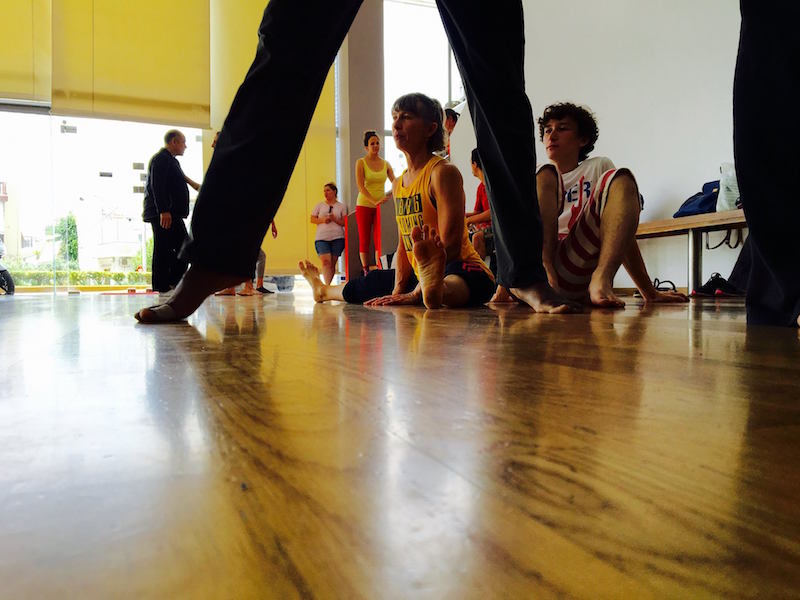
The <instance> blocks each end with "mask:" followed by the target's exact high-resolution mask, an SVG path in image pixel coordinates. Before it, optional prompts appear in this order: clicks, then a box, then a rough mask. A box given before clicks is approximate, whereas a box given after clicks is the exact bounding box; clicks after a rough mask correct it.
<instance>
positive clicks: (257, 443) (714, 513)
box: [0, 289, 800, 599]
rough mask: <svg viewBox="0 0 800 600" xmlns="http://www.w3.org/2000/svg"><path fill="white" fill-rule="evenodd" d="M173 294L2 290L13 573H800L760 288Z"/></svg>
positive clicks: (746, 590) (607, 587)
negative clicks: (545, 304)
mask: <svg viewBox="0 0 800 600" xmlns="http://www.w3.org/2000/svg"><path fill="white" fill-rule="evenodd" d="M150 303H152V300H151V299H150V298H142V297H127V296H103V295H87V294H84V295H81V296H80V297H66V296H60V297H56V298H53V297H51V296H24V295H18V296H16V297H14V298H11V297H0V383H1V384H2V385H1V386H0V397H1V398H2V400H1V401H0V596H1V597H2V598H236V599H238V598H272V597H275V598H292V597H320V598H329V597H330V598H335V597H338V598H492V597H509V598H549V597H578V598H637V599H638V598H649V597H659V598H703V597H719V598H740V597H741V598H787V597H800V369H798V365H799V364H800V340H799V338H798V332H797V331H796V330H792V329H772V328H753V329H749V330H748V329H746V328H745V325H744V316H743V308H742V303H741V302H737V301H734V302H724V303H723V302H719V301H714V300H709V301H706V302H704V303H693V304H692V305H690V306H678V307H674V306H673V307H662V308H657V309H655V310H652V311H649V310H648V311H644V310H642V308H641V307H640V306H638V305H636V304H635V301H634V300H631V301H630V303H629V306H628V308H627V309H626V310H624V311H620V312H607V311H594V312H591V313H588V314H583V315H578V316H564V317H542V316H538V315H534V314H532V313H530V312H528V311H527V310H524V309H522V308H504V309H503V310H497V311H494V310H490V309H488V308H482V309H478V310H460V311H431V312H425V311H424V310H423V309H417V308H397V309H365V308H363V307H354V306H343V305H324V306H323V305H314V303H313V302H312V300H311V298H310V296H309V294H308V291H307V290H304V289H298V290H297V291H296V293H295V294H293V295H292V294H280V295H279V296H278V297H274V296H273V297H267V298H248V299H244V298H217V299H211V300H209V301H208V302H207V303H206V304H205V305H204V306H203V307H202V308H201V310H200V311H199V312H198V313H197V314H196V315H195V316H194V317H192V318H191V320H190V321H189V322H188V323H183V324H178V325H168V326H144V325H139V324H136V323H135V321H134V320H133V319H132V317H131V315H132V314H133V312H134V311H135V310H136V309H138V308H139V307H141V306H143V305H146V304H150Z"/></svg>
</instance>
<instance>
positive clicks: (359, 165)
mask: <svg viewBox="0 0 800 600" xmlns="http://www.w3.org/2000/svg"><path fill="white" fill-rule="evenodd" d="M380 150H381V140H380V138H379V137H378V134H377V132H375V131H365V132H364V152H365V156H364V157H362V158H359V159H358V160H357V161H356V184H358V199H357V200H356V223H357V224H358V256H359V257H360V258H361V267H362V269H363V270H364V275H366V274H367V272H368V270H369V258H368V257H367V254H368V253H369V241H370V239H372V237H373V232H374V237H375V264H376V265H380V256H379V253H378V249H379V248H380V231H381V229H380V221H377V220H376V216H377V214H378V206H379V205H381V204H383V203H384V202H386V200H388V199H389V198H391V196H392V194H391V193H389V194H387V193H385V192H384V186H385V185H386V179H387V178H388V179H389V181H391V182H394V172H393V171H392V166H391V165H390V164H389V163H388V161H385V160H383V159H382V158H381V157H380V154H378V153H379V152H380Z"/></svg>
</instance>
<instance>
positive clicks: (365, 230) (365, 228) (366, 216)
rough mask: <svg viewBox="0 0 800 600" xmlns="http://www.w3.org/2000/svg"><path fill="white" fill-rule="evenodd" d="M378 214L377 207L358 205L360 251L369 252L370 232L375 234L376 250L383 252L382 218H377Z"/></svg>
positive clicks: (379, 252) (357, 221) (357, 220)
mask: <svg viewBox="0 0 800 600" xmlns="http://www.w3.org/2000/svg"><path fill="white" fill-rule="evenodd" d="M377 214H378V209H377V208H370V207H369V206H356V223H357V224H358V251H359V252H364V253H367V252H369V240H370V234H374V236H375V252H377V253H378V254H381V222H380V219H377V218H376V216H377ZM373 226H374V228H373Z"/></svg>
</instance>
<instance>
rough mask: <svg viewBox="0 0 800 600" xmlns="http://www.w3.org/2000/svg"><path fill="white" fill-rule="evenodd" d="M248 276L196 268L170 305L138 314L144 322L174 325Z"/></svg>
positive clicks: (180, 287) (162, 305)
mask: <svg viewBox="0 0 800 600" xmlns="http://www.w3.org/2000/svg"><path fill="white" fill-rule="evenodd" d="M245 279H246V277H242V276H240V275H227V274H225V273H218V272H216V271H209V270H206V269H203V268H201V267H197V266H194V265H192V266H191V267H189V270H188V271H186V273H185V274H184V276H183V279H181V281H180V283H179V284H178V287H177V288H175V293H174V294H173V295H172V297H171V298H170V300H169V302H167V303H166V304H160V305H156V306H151V307H150V308H143V309H142V310H140V311H139V312H137V313H136V315H134V316H135V317H136V319H137V320H138V321H141V322H142V323H171V322H175V321H180V320H182V319H185V318H186V317H188V316H189V315H191V314H192V313H193V312H194V311H196V310H197V309H198V307H199V306H200V305H201V304H202V303H203V301H204V300H205V299H206V298H208V297H209V296H210V295H211V294H213V293H214V292H216V291H217V290H221V289H224V288H227V287H230V286H235V285H237V284H239V283H241V282H242V281H244V280H245Z"/></svg>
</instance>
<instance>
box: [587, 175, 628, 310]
mask: <svg viewBox="0 0 800 600" xmlns="http://www.w3.org/2000/svg"><path fill="white" fill-rule="evenodd" d="M639 209H640V206H639V189H638V188H637V187H636V182H635V181H634V179H633V177H632V176H631V175H629V174H627V173H623V174H620V175H618V176H617V177H615V178H614V179H613V181H612V182H611V187H610V188H609V190H608V200H607V204H606V207H605V209H604V210H603V218H602V221H601V223H600V258H599V259H598V262H597V268H596V269H595V270H594V273H592V280H591V282H590V283H589V300H590V301H591V303H592V304H593V305H595V306H603V307H607V308H622V307H624V306H625V303H624V302H623V301H622V300H620V298H619V297H618V296H617V295H616V294H615V293H614V275H616V274H617V271H618V270H619V267H620V265H621V264H622V260H623V258H625V255H626V253H627V252H628V250H629V248H630V245H631V244H632V243H633V241H634V239H635V237H636V228H637V227H638V226H639Z"/></svg>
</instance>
